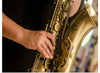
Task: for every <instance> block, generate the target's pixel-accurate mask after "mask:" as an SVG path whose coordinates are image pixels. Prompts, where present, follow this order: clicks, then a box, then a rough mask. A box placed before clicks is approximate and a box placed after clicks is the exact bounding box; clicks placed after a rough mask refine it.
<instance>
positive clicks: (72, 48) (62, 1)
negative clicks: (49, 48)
mask: <svg viewBox="0 0 100 73" xmlns="http://www.w3.org/2000/svg"><path fill="white" fill-rule="evenodd" d="M73 2H74V1H73V0H57V2H56V6H55V9H54V13H53V16H52V19H51V22H50V24H48V25H47V26H46V28H45V31H47V32H50V33H52V34H53V35H54V37H55V40H56V45H55V46H54V50H55V51H54V55H53V59H45V58H44V57H43V56H42V55H41V54H37V56H36V58H35V62H34V64H33V67H32V68H31V71H32V72H70V71H71V68H72V66H73V62H74V59H75V56H76V54H77V51H78V48H79V47H80V45H81V43H82V41H83V39H84V38H85V36H86V35H87V34H88V32H90V31H91V30H92V29H94V28H96V27H97V25H98V17H97V15H96V13H95V11H94V10H93V8H92V7H91V6H90V5H89V4H87V3H86V4H85V5H84V7H83V8H82V9H81V10H80V11H79V13H78V14H77V15H76V17H75V18H74V19H73V20H72V21H71V23H70V24H68V19H69V13H70V10H71V6H72V3H73ZM65 12H67V13H68V15H67V16H66V14H65Z"/></svg>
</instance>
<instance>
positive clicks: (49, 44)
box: [45, 39, 53, 54]
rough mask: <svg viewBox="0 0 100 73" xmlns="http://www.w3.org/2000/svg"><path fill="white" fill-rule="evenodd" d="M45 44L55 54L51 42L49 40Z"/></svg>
mask: <svg viewBox="0 0 100 73" xmlns="http://www.w3.org/2000/svg"><path fill="white" fill-rule="evenodd" d="M45 44H46V45H47V47H48V48H49V50H50V52H51V53H52V54H53V46H52V44H51V42H50V40H49V39H47V40H46V42H45Z"/></svg>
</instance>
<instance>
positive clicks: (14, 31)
mask: <svg viewBox="0 0 100 73" xmlns="http://www.w3.org/2000/svg"><path fill="white" fill-rule="evenodd" d="M79 5H80V0H75V3H74V4H73V5H72V9H71V12H70V17H71V16H73V15H74V14H75V13H76V12H77V10H78V8H79ZM2 25H3V26H2V27H3V36H4V37H6V38H8V39H10V40H13V41H15V42H17V43H19V44H21V45H23V46H24V47H26V48H27V49H32V50H37V51H39V52H40V53H41V54H42V55H43V56H44V57H45V58H50V59H52V58H53V56H52V55H53V53H54V50H53V46H55V39H54V36H53V35H52V34H51V33H49V32H45V31H35V30H28V29H25V28H23V27H21V26H20V25H18V24H17V23H16V22H14V21H13V20H12V19H10V18H9V17H7V16H6V15H5V14H4V13H2Z"/></svg>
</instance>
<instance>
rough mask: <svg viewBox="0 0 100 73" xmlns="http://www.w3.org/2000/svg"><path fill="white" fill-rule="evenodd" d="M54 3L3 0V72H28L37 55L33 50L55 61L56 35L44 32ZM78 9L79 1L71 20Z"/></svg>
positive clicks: (35, 0) (50, 0) (38, 0)
mask: <svg viewBox="0 0 100 73" xmlns="http://www.w3.org/2000/svg"><path fill="white" fill-rule="evenodd" d="M53 2H54V1H53V0H29V1H28V0H21V1H19V0H3V13H2V25H3V71H4V72H5V71H26V69H27V68H29V67H31V66H32V64H33V62H34V60H33V59H34V58H35V55H36V53H35V52H34V50H37V51H38V52H40V53H41V54H42V55H43V56H44V57H45V58H50V59H52V58H53V54H54V51H53V46H55V39H54V36H53V34H51V33H49V32H45V31H43V29H44V27H45V25H44V24H45V23H46V21H47V19H49V18H50V17H51V16H52V14H51V13H53V7H54V4H53ZM77 2H78V5H77ZM75 6H76V8H75ZM79 6H80V1H78V0H76V2H75V4H73V6H72V9H71V13H70V17H71V16H73V15H74V14H75V12H77V10H78V8H79ZM73 9H74V10H73ZM50 11H51V12H50ZM20 44H21V45H20ZM33 57H34V58H33ZM30 64H31V66H30Z"/></svg>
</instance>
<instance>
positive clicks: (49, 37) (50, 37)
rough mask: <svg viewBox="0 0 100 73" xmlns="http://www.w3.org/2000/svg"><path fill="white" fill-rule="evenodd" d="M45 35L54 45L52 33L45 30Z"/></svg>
mask: <svg viewBox="0 0 100 73" xmlns="http://www.w3.org/2000/svg"><path fill="white" fill-rule="evenodd" d="M46 36H47V38H48V39H50V40H51V42H52V44H53V45H54V46H55V38H54V36H53V34H51V33H48V32H46Z"/></svg>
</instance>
